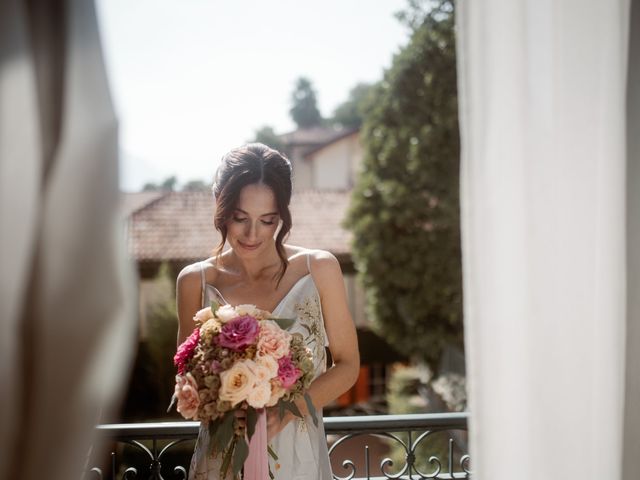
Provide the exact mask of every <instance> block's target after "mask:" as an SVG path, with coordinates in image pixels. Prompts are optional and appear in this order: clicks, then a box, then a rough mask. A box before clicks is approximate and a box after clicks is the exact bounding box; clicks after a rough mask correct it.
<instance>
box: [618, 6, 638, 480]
mask: <svg viewBox="0 0 640 480" xmlns="http://www.w3.org/2000/svg"><path fill="white" fill-rule="evenodd" d="M630 19H631V22H630V26H631V31H630V33H629V57H628V58H629V64H628V76H627V265H628V268H627V292H628V294H627V350H626V379H625V380H626V381H625V410H624V437H623V438H624V451H623V463H622V467H623V477H622V478H623V479H624V480H635V479H637V478H638V477H640V454H639V452H640V408H639V406H640V1H638V0H634V1H633V2H632V5H631V15H630Z"/></svg>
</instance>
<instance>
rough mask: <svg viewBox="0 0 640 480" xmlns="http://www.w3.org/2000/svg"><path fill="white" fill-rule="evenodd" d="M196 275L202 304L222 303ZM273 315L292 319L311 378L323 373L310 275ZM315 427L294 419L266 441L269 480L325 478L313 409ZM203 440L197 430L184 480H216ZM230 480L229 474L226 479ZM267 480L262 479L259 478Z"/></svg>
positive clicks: (320, 325) (216, 464) (320, 327)
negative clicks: (309, 356) (311, 364)
mask: <svg viewBox="0 0 640 480" xmlns="http://www.w3.org/2000/svg"><path fill="white" fill-rule="evenodd" d="M307 267H309V257H308V256H307ZM201 271H202V285H203V288H202V304H203V306H206V305H209V304H210V302H211V300H216V301H218V302H220V303H227V302H226V301H225V300H224V298H223V297H222V295H221V294H220V292H219V291H218V290H217V289H216V288H215V287H214V286H213V285H208V284H206V283H205V279H204V270H203V269H201ZM272 313H273V315H274V316H275V317H280V318H295V322H294V324H293V325H292V326H291V328H289V331H290V332H292V333H293V332H299V333H301V334H302V335H303V337H304V339H305V343H306V345H307V346H308V347H309V348H310V349H311V351H312V352H313V361H314V366H315V376H314V378H315V377H317V376H318V375H320V374H322V373H323V372H324V371H325V370H326V352H325V347H327V346H328V345H329V343H328V340H327V335H326V332H325V329H324V320H323V317H322V309H321V307H320V295H319V293H318V290H317V288H316V285H315V283H314V281H313V277H312V276H311V273H307V274H306V275H305V276H303V277H302V278H300V279H299V280H298V281H297V282H296V283H295V284H294V285H293V286H292V287H291V289H290V290H289V292H287V294H286V295H285V296H284V298H283V299H282V300H281V301H280V303H279V304H278V306H277V307H276V308H275V310H274V311H273V312H272ZM317 415H318V426H317V427H316V426H315V425H314V424H313V419H312V418H311V417H305V418H304V419H299V418H294V420H292V421H291V422H289V424H287V426H286V427H285V428H284V429H283V430H282V431H281V432H280V433H279V434H278V435H277V436H276V437H275V438H273V439H272V441H271V443H270V444H269V445H270V446H271V447H272V449H273V450H274V451H275V452H276V454H277V456H278V460H274V459H272V458H271V457H269V466H270V469H271V472H272V473H273V474H274V476H275V480H295V479H300V480H330V479H332V478H333V476H332V474H331V464H330V462H329V453H328V450H327V440H326V437H325V433H324V425H323V423H322V410H321V409H319V410H318V412H317ZM208 444H209V436H208V432H207V429H206V428H205V427H202V426H201V427H200V431H199V434H198V440H197V442H196V447H195V451H194V453H193V457H192V459H191V465H190V467H189V480H205V479H206V480H218V479H219V478H220V462H221V460H220V458H218V457H212V456H211V455H209V454H208V451H209V445H208ZM228 478H229V479H230V478H231V475H228ZM265 480H268V479H265Z"/></svg>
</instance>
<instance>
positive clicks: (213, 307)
mask: <svg viewBox="0 0 640 480" xmlns="http://www.w3.org/2000/svg"><path fill="white" fill-rule="evenodd" d="M218 308H220V303H219V302H216V301H215V300H211V312H212V313H214V314H215V313H216V310H218Z"/></svg>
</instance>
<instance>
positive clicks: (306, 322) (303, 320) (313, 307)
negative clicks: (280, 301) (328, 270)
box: [295, 295, 326, 362]
mask: <svg viewBox="0 0 640 480" xmlns="http://www.w3.org/2000/svg"><path fill="white" fill-rule="evenodd" d="M295 310H296V313H297V319H298V323H299V325H300V326H301V327H302V328H304V329H305V330H306V335H305V337H306V338H305V340H306V342H305V343H306V345H307V347H309V348H311V349H312V351H313V356H314V358H315V359H316V361H317V362H324V361H325V360H326V358H325V355H326V353H325V349H324V347H325V344H326V343H325V342H326V338H325V337H326V334H325V331H324V325H323V323H322V322H323V320H322V310H321V308H320V299H318V296H317V295H307V296H306V297H304V298H303V300H302V301H301V302H299V303H296V304H295Z"/></svg>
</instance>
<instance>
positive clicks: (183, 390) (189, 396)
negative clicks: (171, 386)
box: [175, 373, 200, 419]
mask: <svg viewBox="0 0 640 480" xmlns="http://www.w3.org/2000/svg"><path fill="white" fill-rule="evenodd" d="M175 395H176V398H177V399H178V412H180V414H181V415H182V416H183V417H184V418H186V419H192V418H194V417H195V416H196V413H197V412H198V406H199V405H200V396H199V395H198V385H197V384H196V379H195V378H193V375H191V374H190V373H187V374H186V375H185V376H182V375H176V388H175Z"/></svg>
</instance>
